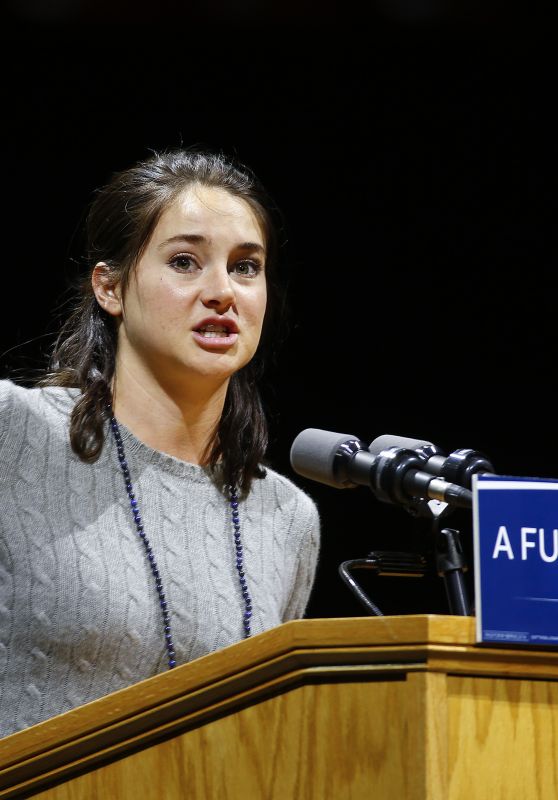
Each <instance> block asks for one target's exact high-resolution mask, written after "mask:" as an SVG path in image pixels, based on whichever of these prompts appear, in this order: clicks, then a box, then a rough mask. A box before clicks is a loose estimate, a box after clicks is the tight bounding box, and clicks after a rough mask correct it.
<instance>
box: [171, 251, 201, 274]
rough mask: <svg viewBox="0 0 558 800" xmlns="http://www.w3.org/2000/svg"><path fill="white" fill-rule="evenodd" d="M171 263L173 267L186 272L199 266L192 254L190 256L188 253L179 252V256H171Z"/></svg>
mask: <svg viewBox="0 0 558 800" xmlns="http://www.w3.org/2000/svg"><path fill="white" fill-rule="evenodd" d="M169 264H170V265H171V267H174V268H175V269H180V270H183V271H185V272H191V271H192V270H194V269H195V268H196V266H197V264H196V262H195V261H194V259H193V258H192V256H189V255H188V254H187V253H179V254H178V255H177V256H173V258H171V260H170V261H169Z"/></svg>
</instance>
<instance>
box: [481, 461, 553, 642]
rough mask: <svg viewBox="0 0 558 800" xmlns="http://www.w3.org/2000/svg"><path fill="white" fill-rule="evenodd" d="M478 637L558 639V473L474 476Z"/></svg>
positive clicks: (494, 639) (551, 640)
mask: <svg viewBox="0 0 558 800" xmlns="http://www.w3.org/2000/svg"><path fill="white" fill-rule="evenodd" d="M473 536H474V548H475V600H476V609H475V616H476V622H477V641H479V642H491V643H495V644H522V645H523V644H525V645H537V646H539V647H540V646H544V647H558V480H554V479H546V478H515V477H509V476H503V475H486V474H485V475H475V476H474V478H473Z"/></svg>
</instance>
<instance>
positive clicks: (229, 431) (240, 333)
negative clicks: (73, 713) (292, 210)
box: [0, 150, 319, 735]
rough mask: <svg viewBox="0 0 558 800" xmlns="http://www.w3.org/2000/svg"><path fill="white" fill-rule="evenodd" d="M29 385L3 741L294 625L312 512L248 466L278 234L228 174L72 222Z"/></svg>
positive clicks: (207, 161) (184, 163)
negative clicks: (50, 338)
mask: <svg viewBox="0 0 558 800" xmlns="http://www.w3.org/2000/svg"><path fill="white" fill-rule="evenodd" d="M87 234H88V251H87V255H88V262H89V263H88V274H87V279H86V281H85V282H84V285H83V290H82V292H81V296H80V298H79V302H78V304H77V306H76V309H75V311H74V313H73V315H72V316H71V317H70V319H69V320H68V322H67V323H66V325H65V326H64V328H63V329H62V331H61V334H60V337H59V339H58V342H57V345H56V347H55V350H54V354H53V358H52V362H51V365H50V368H49V371H48V373H47V374H46V376H45V377H44V379H43V380H42V381H41V383H40V385H38V386H36V387H34V388H24V387H22V386H18V385H16V384H15V383H14V382H12V381H10V380H4V381H1V382H0V492H1V503H2V505H1V509H2V510H1V512H0V735H6V734H9V733H11V732H13V731H16V730H19V729H21V728H24V727H27V726H29V725H32V724H34V723H36V722H39V721H40V720H43V719H45V718H47V717H50V716H53V715H56V714H59V713H61V712H64V711H66V710H68V709H70V708H73V707H75V706H77V705H81V704H83V703H86V702H88V701H90V700H92V699H94V698H97V697H99V696H102V695H104V694H107V693H109V692H112V691H114V690H116V689H119V688H121V687H124V686H127V685H129V684H131V683H134V682H136V681H138V680H141V679H143V678H147V677H149V676H151V675H154V674H156V673H158V672H160V671H162V670H164V669H166V668H172V667H174V666H175V665H177V664H182V663H184V662H187V661H189V660H191V659H194V658H197V657H199V656H202V655H204V654H206V653H208V652H211V651H213V650H216V649H218V648H221V647H224V646H226V645H229V644H231V643H233V642H236V641H238V640H239V639H241V638H243V637H246V636H250V635H253V634H257V633H259V632H260V631H263V630H265V629H267V628H270V627H273V626H275V625H279V624H280V623H281V622H283V621H286V620H288V619H292V618H297V617H301V616H302V615H303V614H304V611H305V608H306V605H307V602H308V598H309V594H310V590H311V587H312V583H313V579H314V574H315V568H316V561H317V556H318V547H319V521H318V515H317V511H316V508H315V505H314V503H313V502H312V501H311V500H310V498H309V497H308V496H307V495H306V494H305V493H303V492H302V491H301V490H300V489H298V488H297V487H296V486H295V485H294V484H292V483H291V482H290V481H289V480H288V479H286V478H285V477H283V476H281V475H279V474H277V473H276V472H274V471H273V470H272V469H270V468H269V467H264V466H263V462H264V455H265V450H266V446H267V428H266V422H265V418H264V414H263V411H262V406H261V402H260V397H259V394H258V389H257V385H256V378H257V375H258V367H259V365H260V364H261V350H262V331H263V333H264V337H265V333H266V330H267V329H268V327H269V326H270V324H271V323H272V312H273V310H274V309H273V287H274V268H275V263H274V262H275V257H276V232H275V229H274V226H273V222H272V211H271V206H270V204H269V202H268V200H267V199H266V195H265V193H264V192H263V190H262V188H261V187H260V186H259V184H258V182H257V180H256V178H255V177H254V175H253V174H252V173H251V171H250V170H248V169H247V168H246V167H243V166H242V165H238V164H235V163H233V162H232V161H230V160H228V159H225V158H224V157H223V156H221V155H219V154H214V153H209V152H203V151H197V150H179V151H170V152H165V153H160V154H156V155H154V156H153V157H151V158H149V159H148V160H145V161H142V162H140V163H139V164H137V165H135V166H133V167H131V168H130V169H127V170H124V171H122V172H120V173H118V174H116V175H114V176H113V178H112V180H111V181H110V182H109V183H108V185H107V186H105V187H103V188H102V189H101V190H99V191H98V193H97V195H96V197H95V199H94V202H93V203H92V206H91V208H90V212H89V216H88V220H87Z"/></svg>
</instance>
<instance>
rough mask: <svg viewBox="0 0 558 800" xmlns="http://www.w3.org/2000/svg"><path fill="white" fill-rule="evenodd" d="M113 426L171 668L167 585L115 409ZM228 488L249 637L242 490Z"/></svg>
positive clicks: (172, 655)
mask: <svg viewBox="0 0 558 800" xmlns="http://www.w3.org/2000/svg"><path fill="white" fill-rule="evenodd" d="M110 427H111V430H112V434H113V437H114V441H115V444H116V453H117V456H118V461H119V464H120V468H121V470H122V475H123V477H124V485H125V487H126V493H127V495H128V500H129V503H130V509H131V511H132V515H133V518H134V524H135V526H136V532H137V534H138V537H139V539H140V541H141V542H142V543H143V547H144V550H145V554H146V556H147V559H148V561H149V565H150V567H151V572H152V575H153V578H154V580H155V588H156V590H157V595H158V600H159V605H160V607H161V612H162V617H163V630H164V639H165V647H166V650H167V660H168V666H169V669H172V668H173V667H175V666H176V653H175V649H174V643H173V639H172V629H171V618H170V612H169V608H168V603H167V599H166V595H165V591H164V589H163V581H162V580H161V575H160V573H159V569H158V567H157V562H156V560H155V554H154V552H153V548H152V547H151V544H150V542H149V539H148V538H147V536H146V533H145V530H144V527H143V522H142V518H141V514H140V510H139V505H138V501H137V499H136V496H135V494H134V488H133V485H132V479H131V477H130V470H129V467H128V462H127V461H126V455H125V452H124V442H123V441H122V436H121V434H120V428H119V426H118V422H117V421H116V418H115V417H114V415H113V414H112V413H111V417H110ZM228 492H229V498H230V500H229V503H230V507H231V518H232V524H233V536H234V544H235V553H236V569H237V572H238V579H239V583H240V590H241V593H242V598H243V600H244V613H243V615H242V627H243V630H244V638H245V639H247V638H248V637H249V636H251V633H252V629H251V619H252V599H251V597H250V593H249V591H248V585H247V582H246V577H245V574H244V555H243V548H242V541H241V536H240V515H239V512H238V505H239V501H238V492H237V490H236V487H234V486H229V487H228Z"/></svg>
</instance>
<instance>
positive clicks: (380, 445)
mask: <svg viewBox="0 0 558 800" xmlns="http://www.w3.org/2000/svg"><path fill="white" fill-rule="evenodd" d="M390 447H403V448H405V449H406V450H418V449H419V448H421V447H434V445H433V444H432V442H427V441H425V440H424V439H409V438H408V437H407V436H394V435H392V434H391V433H385V434H384V435H383V436H378V437H377V438H376V439H374V441H373V442H371V443H370V444H369V446H368V450H369V451H370V452H371V453H372V455H375V456H377V455H378V453H381V452H382V450H387V449H388V448H390Z"/></svg>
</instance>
